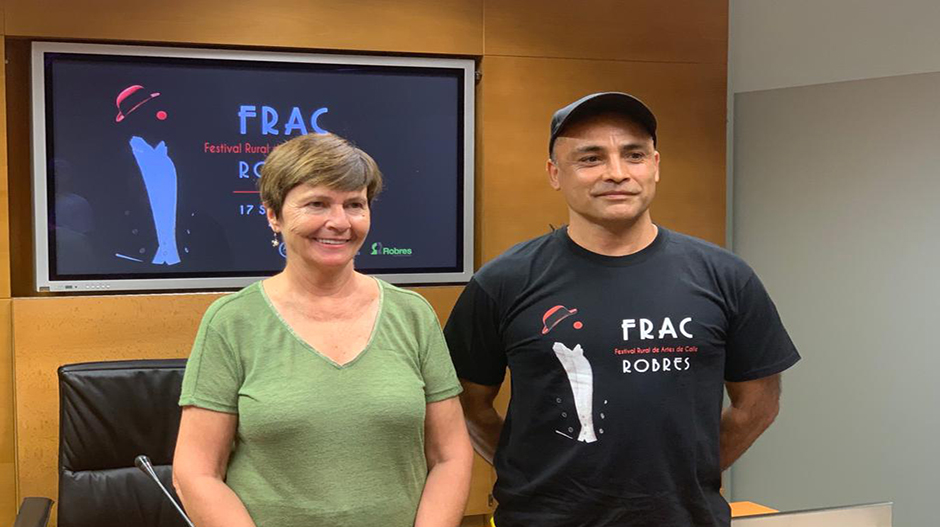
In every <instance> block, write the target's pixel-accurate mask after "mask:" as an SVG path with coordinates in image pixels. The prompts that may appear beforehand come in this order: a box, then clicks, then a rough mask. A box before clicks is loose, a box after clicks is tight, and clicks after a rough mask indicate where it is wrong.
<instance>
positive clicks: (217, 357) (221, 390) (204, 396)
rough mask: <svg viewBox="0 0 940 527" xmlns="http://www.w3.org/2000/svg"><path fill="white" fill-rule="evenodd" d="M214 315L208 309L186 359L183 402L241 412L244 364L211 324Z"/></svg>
mask: <svg viewBox="0 0 940 527" xmlns="http://www.w3.org/2000/svg"><path fill="white" fill-rule="evenodd" d="M210 312H211V310H210ZM211 318H212V315H211V314H208V313H207V314H206V316H205V318H203V321H202V324H201V325H200V326H199V332H198V333H197V334H196V341H195V342H194V343H193V349H192V352H191V353H190V355H189V360H187V361H186V372H185V373H184V374H183V387H182V390H181V393H180V401H179V404H180V406H198V407H200V408H205V409H208V410H215V411H217V412H225V413H230V414H237V413H238V391H239V389H240V388H241V385H242V381H243V374H242V368H241V364H240V362H239V360H238V357H237V356H236V354H235V352H234V350H232V348H231V347H230V346H229V345H228V343H227V342H226V340H225V338H223V336H222V334H220V333H219V331H218V330H217V329H215V328H214V327H213V326H212V325H211V324H210V320H211Z"/></svg>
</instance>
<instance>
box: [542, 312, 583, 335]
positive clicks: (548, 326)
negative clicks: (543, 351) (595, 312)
mask: <svg viewBox="0 0 940 527" xmlns="http://www.w3.org/2000/svg"><path fill="white" fill-rule="evenodd" d="M577 313H578V310H577V309H568V308H567V307H565V306H561V305H558V306H555V307H553V308H551V309H549V310H548V311H546V312H545V314H544V315H542V334H543V335H545V334H546V333H548V332H549V331H551V330H552V328H554V327H555V326H557V325H558V323H559V322H561V321H562V320H564V319H566V318H568V317H570V316H571V315H575V314H577Z"/></svg>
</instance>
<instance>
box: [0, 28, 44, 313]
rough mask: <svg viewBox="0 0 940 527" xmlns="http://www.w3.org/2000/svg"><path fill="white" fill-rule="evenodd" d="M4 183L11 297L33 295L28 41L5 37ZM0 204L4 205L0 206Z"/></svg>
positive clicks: (34, 293)
mask: <svg viewBox="0 0 940 527" xmlns="http://www.w3.org/2000/svg"><path fill="white" fill-rule="evenodd" d="M6 58H7V63H6V67H5V79H4V81H5V82H4V88H5V91H6V105H5V106H4V111H5V114H6V120H5V121H4V124H5V125H6V130H7V134H6V141H7V149H6V150H5V151H4V156H5V159H6V184H7V189H8V192H9V232H10V235H9V238H8V240H9V244H10V245H9V249H10V251H9V258H8V259H7V263H6V264H0V265H8V266H9V268H10V277H11V284H10V288H11V293H12V296H14V297H17V296H29V295H36V294H37V293H36V292H35V291H34V290H35V283H36V280H35V277H34V276H33V218H32V213H33V208H32V199H33V198H32V192H31V186H32V177H31V175H30V163H31V162H30V138H29V133H30V124H29V122H30V117H29V110H30V106H29V101H30V97H29V42H27V41H24V40H16V39H11V40H6ZM0 206H5V204H4V205H0Z"/></svg>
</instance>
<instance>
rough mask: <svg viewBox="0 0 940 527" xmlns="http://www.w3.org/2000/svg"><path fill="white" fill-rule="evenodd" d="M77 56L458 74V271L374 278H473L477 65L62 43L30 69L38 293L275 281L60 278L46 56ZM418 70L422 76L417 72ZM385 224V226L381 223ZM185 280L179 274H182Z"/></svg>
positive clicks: (414, 281) (35, 50) (254, 276)
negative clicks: (56, 268) (52, 233)
mask: <svg viewBox="0 0 940 527" xmlns="http://www.w3.org/2000/svg"><path fill="white" fill-rule="evenodd" d="M61 54H74V55H90V56H101V58H102V59H105V58H106V57H107V56H111V57H119V58H120V57H123V58H127V57H142V58H150V59H189V60H193V61H211V62H214V63H216V64H223V65H224V64H225V63H226V61H229V62H231V63H232V64H233V65H234V64H235V63H241V64H244V63H246V62H248V63H269V64H272V63H273V64H279V65H283V64H295V65H301V66H302V65H305V64H309V65H321V66H322V65H335V66H351V67H354V68H355V67H360V68H362V69H367V68H373V69H375V68H376V67H379V68H392V71H395V70H396V69H397V70H398V71H400V72H405V71H421V70H425V71H430V70H451V71H453V72H455V74H456V75H457V77H458V79H459V83H458V84H459V88H458V100H457V101H455V105H459V110H458V113H459V115H458V116H457V117H458V128H459V129H458V130H457V134H458V135H457V139H458V141H459V143H460V144H459V145H458V147H459V148H458V155H461V154H462V159H458V160H457V161H458V162H457V167H458V171H462V173H459V174H456V177H457V178H458V181H457V186H456V189H457V193H458V196H456V198H457V201H456V203H457V206H458V207H457V210H456V211H455V214H456V216H457V227H458V229H457V232H458V237H459V238H460V239H459V240H457V241H456V243H455V249H456V252H457V261H456V263H457V265H456V267H455V270H453V271H451V270H447V271H440V270H437V269H429V270H424V269H421V268H408V269H397V270H391V269H389V270H384V272H383V271H379V272H376V273H370V274H372V275H373V276H376V277H378V278H381V279H383V280H386V281H388V282H391V283H394V284H398V285H446V284H464V283H466V282H467V281H469V279H470V277H471V276H472V274H473V262H474V158H475V150H474V144H475V130H474V123H475V106H476V104H475V93H474V92H475V74H476V63H475V61H474V59H465V58H437V57H412V56H378V55H343V54H311V53H293V52H265V51H239V50H217V49H197V48H167V47H151V46H125V45H102V44H75V43H59V42H34V43H33V44H32V61H31V74H32V82H31V93H32V134H31V141H32V145H31V146H32V183H33V241H34V271H35V280H36V281H35V284H36V290H37V291H39V292H48V291H53V292H89V291H90V292H107V291H154V292H160V291H179V290H230V289H238V288H241V287H244V286H246V285H249V284H250V283H252V282H255V281H257V280H259V279H261V278H264V277H266V276H268V275H269V274H270V273H267V272H260V271H259V272H257V273H253V272H248V273H240V274H239V276H226V274H228V273H203V275H202V276H186V277H180V276H178V275H177V276H174V273H167V274H165V275H160V274H155V273H148V274H147V275H146V276H145V277H141V275H140V274H137V275H128V276H115V275H108V276H104V277H99V276H96V275H70V276H65V277H63V276H57V275H56V274H55V272H54V262H53V261H52V259H53V258H55V247H54V246H53V243H54V242H53V240H52V239H51V237H50V225H51V221H50V220H51V213H52V211H53V210H54V203H53V199H54V196H52V195H51V193H50V187H51V186H52V185H51V183H50V177H52V176H53V175H52V174H50V173H49V170H48V167H49V166H50V163H49V160H48V155H49V153H50V152H49V150H50V148H49V146H50V145H51V144H52V132H53V129H52V123H53V118H54V116H53V115H51V112H49V111H48V108H49V103H48V100H47V97H48V96H49V95H48V94H49V92H50V90H49V88H50V86H49V85H48V84H47V80H48V79H47V56H49V55H61ZM416 68H417V69H418V70H416ZM379 221H381V220H380V219H379ZM177 274H178V273H177Z"/></svg>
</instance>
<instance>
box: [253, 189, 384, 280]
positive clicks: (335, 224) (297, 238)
mask: <svg viewBox="0 0 940 527" xmlns="http://www.w3.org/2000/svg"><path fill="white" fill-rule="evenodd" d="M267 215H268V222H269V223H270V224H271V226H272V227H273V228H274V229H276V230H277V231H279V232H280V233H281V235H282V236H283V238H284V244H285V247H286V250H287V258H288V262H298V263H300V262H303V263H305V264H306V265H311V266H313V267H316V268H324V269H330V268H339V267H343V266H346V265H351V263H352V260H353V257H355V256H356V252H357V251H359V248H360V247H361V246H362V243H363V242H364V241H365V239H366V235H367V234H369V225H370V222H371V218H370V215H369V200H368V199H367V198H366V189H365V188H362V189H360V190H355V191H351V192H347V191H341V190H333V189H330V188H327V187H324V186H322V185H320V186H311V185H298V186H296V187H294V188H293V189H291V191H290V192H288V193H287V196H286V197H285V198H284V206H283V207H282V208H281V217H280V218H277V217H275V216H274V212H273V211H272V210H271V209H268V211H267Z"/></svg>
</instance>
